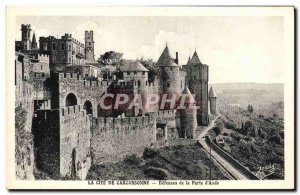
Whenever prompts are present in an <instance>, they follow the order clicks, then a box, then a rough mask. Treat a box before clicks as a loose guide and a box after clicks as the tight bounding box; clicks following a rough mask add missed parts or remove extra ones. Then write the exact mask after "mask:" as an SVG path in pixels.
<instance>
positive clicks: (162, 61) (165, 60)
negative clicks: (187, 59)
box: [157, 45, 178, 66]
mask: <svg viewBox="0 0 300 195" xmlns="http://www.w3.org/2000/svg"><path fill="white" fill-rule="evenodd" d="M157 65H158V66H178V65H177V64H176V63H175V61H174V59H172V58H171V55H170V51H169V48H168V46H167V45H166V47H165V49H164V51H163V52H162V54H161V55H160V57H159V58H158V60H157Z"/></svg>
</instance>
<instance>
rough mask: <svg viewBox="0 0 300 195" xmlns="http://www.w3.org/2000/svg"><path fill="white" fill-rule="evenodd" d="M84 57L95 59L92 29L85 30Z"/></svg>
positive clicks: (90, 59)
mask: <svg viewBox="0 0 300 195" xmlns="http://www.w3.org/2000/svg"><path fill="white" fill-rule="evenodd" d="M85 59H86V60H89V61H95V58H94V35H93V31H85Z"/></svg>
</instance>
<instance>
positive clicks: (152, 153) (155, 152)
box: [143, 148, 159, 159]
mask: <svg viewBox="0 0 300 195" xmlns="http://www.w3.org/2000/svg"><path fill="white" fill-rule="evenodd" d="M158 154H159V151H158V150H155V149H152V148H145V150H144V153H143V158H144V159H147V158H154V157H155V156H157V155H158Z"/></svg>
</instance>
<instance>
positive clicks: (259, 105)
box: [209, 83, 284, 117]
mask: <svg viewBox="0 0 300 195" xmlns="http://www.w3.org/2000/svg"><path fill="white" fill-rule="evenodd" d="M210 86H212V87H213V88H214V90H215V91H216V93H217V95H218V102H219V103H220V104H237V105H240V106H241V107H242V108H246V107H247V106H248V105H249V104H251V105H252V106H253V108H254V110H255V111H256V112H259V113H262V114H264V115H274V114H277V115H278V116H279V117H283V107H284V106H283V105H284V103H283V102H284V84H283V83H217V84H211V85H210ZM210 86H209V87H210ZM279 105H280V106H279ZM268 113H269V114H268Z"/></svg>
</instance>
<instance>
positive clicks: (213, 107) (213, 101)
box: [208, 87, 218, 115]
mask: <svg viewBox="0 0 300 195" xmlns="http://www.w3.org/2000/svg"><path fill="white" fill-rule="evenodd" d="M217 97H218V96H217V93H216V92H215V90H214V89H213V88H212V87H210V90H209V93H208V98H209V102H210V113H211V114H212V115H216V114H217Z"/></svg>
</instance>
